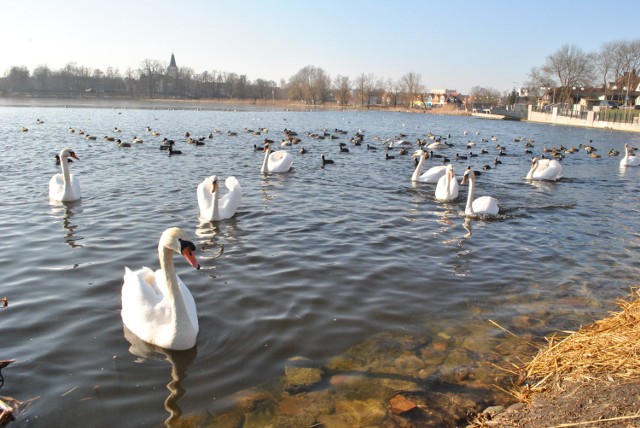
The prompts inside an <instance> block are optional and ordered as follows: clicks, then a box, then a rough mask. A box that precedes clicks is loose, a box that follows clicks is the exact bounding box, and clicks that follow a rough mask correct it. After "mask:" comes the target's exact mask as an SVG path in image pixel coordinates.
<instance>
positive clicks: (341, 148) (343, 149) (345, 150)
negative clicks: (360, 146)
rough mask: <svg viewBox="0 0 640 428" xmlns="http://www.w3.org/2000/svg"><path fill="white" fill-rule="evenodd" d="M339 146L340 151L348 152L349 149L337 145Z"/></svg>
mask: <svg viewBox="0 0 640 428" xmlns="http://www.w3.org/2000/svg"><path fill="white" fill-rule="evenodd" d="M338 147H339V148H340V153H349V149H348V148H346V147H344V146H342V145H340V146H338Z"/></svg>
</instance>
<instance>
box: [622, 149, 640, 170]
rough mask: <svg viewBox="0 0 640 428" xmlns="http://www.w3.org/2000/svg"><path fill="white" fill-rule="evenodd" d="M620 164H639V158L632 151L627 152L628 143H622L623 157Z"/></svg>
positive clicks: (623, 165)
mask: <svg viewBox="0 0 640 428" xmlns="http://www.w3.org/2000/svg"><path fill="white" fill-rule="evenodd" d="M620 166H621V167H625V166H640V158H639V157H637V156H634V155H633V152H632V153H631V154H629V145H628V144H625V145H624V157H623V158H622V159H620Z"/></svg>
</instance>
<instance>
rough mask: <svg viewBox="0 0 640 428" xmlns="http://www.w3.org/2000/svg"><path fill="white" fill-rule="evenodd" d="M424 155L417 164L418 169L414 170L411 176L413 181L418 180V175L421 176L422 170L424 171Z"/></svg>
mask: <svg viewBox="0 0 640 428" xmlns="http://www.w3.org/2000/svg"><path fill="white" fill-rule="evenodd" d="M424 159H425V157H424V156H420V160H419V161H418V166H416V170H415V171H414V172H413V175H412V176H411V181H418V177H419V176H420V171H422V166H423V165H424Z"/></svg>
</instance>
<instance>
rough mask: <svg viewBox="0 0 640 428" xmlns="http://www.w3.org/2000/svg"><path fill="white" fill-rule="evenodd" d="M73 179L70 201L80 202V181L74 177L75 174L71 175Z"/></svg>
mask: <svg viewBox="0 0 640 428" xmlns="http://www.w3.org/2000/svg"><path fill="white" fill-rule="evenodd" d="M70 179H71V198H72V199H69V200H73V201H75V200H78V199H80V198H81V196H82V195H81V193H80V181H78V179H77V178H76V177H74V175H73V174H71V176H70Z"/></svg>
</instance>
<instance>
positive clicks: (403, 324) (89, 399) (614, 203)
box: [0, 107, 640, 427]
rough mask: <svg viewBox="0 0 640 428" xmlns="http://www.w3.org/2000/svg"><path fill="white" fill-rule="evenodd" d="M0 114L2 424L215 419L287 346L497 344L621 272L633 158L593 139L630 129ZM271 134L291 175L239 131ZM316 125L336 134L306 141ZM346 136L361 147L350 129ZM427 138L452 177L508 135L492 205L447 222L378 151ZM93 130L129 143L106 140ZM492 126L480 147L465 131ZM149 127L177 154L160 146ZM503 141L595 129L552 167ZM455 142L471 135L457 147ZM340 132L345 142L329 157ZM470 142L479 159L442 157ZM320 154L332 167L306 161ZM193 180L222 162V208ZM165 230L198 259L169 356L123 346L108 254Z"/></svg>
mask: <svg viewBox="0 0 640 428" xmlns="http://www.w3.org/2000/svg"><path fill="white" fill-rule="evenodd" d="M0 114H1V117H2V120H1V121H0V141H2V143H3V149H2V156H0V165H1V168H0V179H1V180H2V182H3V186H2V197H1V201H2V203H1V204H0V232H1V236H2V244H1V246H0V284H1V286H0V297H5V296H6V297H7V299H8V303H9V304H8V307H6V308H0V329H1V331H2V336H3V340H2V352H1V354H0V359H10V358H13V359H16V362H15V363H13V364H12V365H10V366H9V367H7V368H5V369H4V370H3V375H4V378H5V383H4V386H3V388H2V390H0V395H4V396H11V397H14V398H16V399H18V400H22V401H27V400H30V399H33V401H32V402H31V403H30V405H29V406H28V407H27V408H26V409H25V410H24V411H23V412H22V413H21V414H20V415H19V417H18V420H17V421H16V422H14V424H15V426H31V427H48V426H84V427H89V426H119V427H143V426H149V427H155V426H161V425H162V424H163V421H165V419H167V418H169V417H170V415H171V414H172V413H173V418H174V419H173V420H174V421H175V420H179V419H180V416H179V415H180V414H182V415H189V414H198V413H203V412H210V413H215V412H216V411H218V410H219V409H218V407H219V404H218V403H221V402H223V401H224V400H225V398H227V397H230V396H232V395H234V394H237V393H238V392H240V391H244V390H247V389H250V388H252V387H257V386H259V387H261V388H264V389H266V390H276V389H277V388H278V384H279V383H280V382H281V379H282V376H283V371H284V366H285V364H286V363H287V360H288V359H289V358H292V357H295V356H302V357H305V358H309V359H311V360H314V361H317V362H319V363H320V364H326V363H327V362H329V361H331V360H333V359H335V358H339V357H340V356H341V355H343V354H344V353H347V352H350V353H353V352H355V351H354V349H358V346H359V345H360V344H362V343H365V342H366V341H368V340H370V339H371V338H375V337H379V335H385V334H387V335H391V336H402V335H405V334H409V333H411V334H415V333H416V332H418V334H421V335H424V336H425V338H426V339H425V340H427V341H428V340H431V339H429V337H437V336H438V335H439V337H445V338H447V339H450V338H451V337H452V336H453V337H458V338H465V339H466V340H471V341H473V342H474V343H478V344H481V343H494V342H492V341H493V340H495V338H496V337H499V336H502V335H503V334H504V333H503V332H502V331H501V330H499V329H498V328H496V327H495V325H492V324H491V323H490V321H489V320H493V321H495V322H496V323H497V324H499V325H500V326H502V327H504V328H506V329H509V330H511V331H513V332H515V333H516V334H523V335H527V334H528V335H536V336H542V335H544V334H547V333H549V332H550V331H554V330H557V329H572V328H574V329H575V328H577V326H579V325H580V324H584V323H586V322H588V321H590V320H593V319H595V318H599V317H601V316H603V315H604V314H606V313H607V312H608V311H609V310H613V309H615V304H614V302H615V300H616V299H618V298H620V297H625V296H626V295H627V294H628V291H629V288H630V287H631V286H633V285H636V284H637V280H636V278H637V276H638V263H637V257H638V243H639V242H640V241H639V239H638V227H637V220H638V218H639V216H638V214H639V213H638V210H639V206H640V204H638V202H637V195H638V190H639V187H640V186H639V184H638V183H639V178H640V168H627V169H620V168H619V161H620V158H621V156H618V157H609V156H607V152H608V150H609V149H612V148H613V149H617V150H620V151H624V149H623V147H624V144H625V143H629V144H630V145H631V146H636V147H637V146H640V135H635V134H626V133H616V132H610V131H602V130H594V129H583V128H573V127H557V126H547V125H542V124H534V123H526V122H511V121H490V120H481V119H477V118H472V117H450V116H434V115H422V114H406V113H389V112H291V111H258V110H256V111H209V110H171V109H165V110H153V109H106V108H101V109H96V108H57V107H50V108H36V107H0ZM37 119H40V120H42V121H43V122H44V123H42V124H36V121H37ZM22 127H27V128H28V129H29V130H28V132H21V128H22ZM116 127H117V128H119V129H120V130H121V131H122V132H121V133H119V134H116V133H115V132H114V128H116ZM147 127H150V128H151V129H153V130H157V131H158V132H160V136H152V135H151V133H150V132H149V131H147ZM69 128H73V129H74V130H76V132H75V133H70V132H69ZM245 128H250V129H253V130H257V129H259V128H267V129H268V132H267V133H263V134H262V135H253V134H250V133H246V132H245V131H244V130H245ZM284 128H288V129H291V130H294V131H297V132H298V133H299V134H300V136H301V138H302V142H301V143H300V144H299V145H298V146H293V147H289V148H287V150H290V151H291V152H292V154H293V155H294V163H293V166H294V170H293V171H292V172H290V173H288V174H281V175H272V176H267V177H265V176H263V175H262V174H260V166H261V164H262V159H263V154H262V152H257V151H255V150H254V147H253V146H254V144H255V145H261V144H262V141H263V140H264V139H265V138H270V139H273V140H275V141H276V142H277V144H276V145H278V146H279V142H280V141H281V139H282V138H283V132H282V131H283V129H284ZM325 128H326V129H327V130H328V131H329V132H330V133H334V130H335V129H342V130H345V131H347V135H342V136H340V139H337V140H329V139H325V140H316V139H312V138H309V137H307V136H306V135H307V133H309V132H312V133H320V132H322V130H323V129H325ZM80 129H82V130H84V131H85V132H87V133H89V134H93V135H96V136H98V139H97V140H96V141H88V140H86V139H84V138H83V136H81V135H78V132H77V131H78V130H80ZM214 129H218V130H220V131H221V132H220V133H219V134H214V136H213V138H211V139H209V138H206V139H205V145H204V146H201V147H196V146H193V145H189V144H187V143H186V141H185V140H186V139H185V138H184V133H185V132H187V131H188V132H190V133H191V135H192V136H194V137H201V136H205V137H206V136H208V135H209V134H210V133H212V132H213V131H214ZM358 130H361V131H362V132H363V133H364V135H365V144H366V143H369V144H370V145H374V146H376V147H378V148H379V150H378V151H375V152H374V151H370V150H367V148H366V147H365V145H364V144H363V145H362V146H354V145H353V144H352V143H350V142H349V138H350V137H351V136H353V135H355V133H356V132H357V131H358ZM227 131H235V132H237V133H238V135H237V136H228V135H227V134H226V133H227ZM465 131H468V134H467V135H465V134H464V132H465ZM429 132H431V133H433V134H434V135H436V136H446V135H448V134H450V137H449V138H447V141H449V142H450V143H453V145H454V146H453V147H451V148H448V149H445V150H439V151H438V152H440V153H447V154H448V156H449V157H450V158H451V159H453V162H452V163H453V165H454V168H455V172H456V176H457V177H458V179H460V178H461V177H462V173H463V171H464V169H465V168H466V167H467V165H471V166H472V167H474V169H476V170H480V169H481V167H482V165H484V164H491V165H493V159H494V158H495V157H496V156H497V149H496V148H495V145H496V144H502V145H504V146H506V152H507V154H508V155H507V156H502V157H501V160H502V162H503V163H502V164H501V165H498V166H497V167H496V168H492V169H491V170H489V171H483V173H482V175H481V176H479V177H478V178H477V180H476V196H481V195H484V194H489V195H491V196H494V197H496V198H497V199H499V201H500V207H501V210H500V214H499V215H498V216H497V217H496V218H491V219H471V220H470V221H465V217H464V215H463V212H464V205H465V201H466V195H467V190H466V187H463V188H461V191H460V196H459V198H458V199H457V200H456V201H454V202H451V203H441V202H437V201H436V200H435V199H434V188H435V186H434V185H430V184H417V185H414V184H412V183H411V182H410V177H411V174H412V172H413V168H414V164H413V160H412V159H411V157H410V156H408V155H407V156H402V155H400V153H399V152H398V150H397V149H395V150H392V151H390V152H389V153H390V154H392V155H394V156H395V159H390V160H385V158H384V150H383V148H382V142H383V141H384V140H385V139H387V138H391V137H394V136H396V135H398V134H400V133H403V134H406V139H408V140H411V141H415V140H417V139H418V138H424V137H426V136H427V133H429ZM105 135H110V136H114V137H116V138H121V139H122V140H123V141H130V140H131V139H132V138H133V136H138V137H140V138H142V139H144V143H142V144H138V145H134V146H133V147H131V148H128V149H124V148H122V149H119V148H117V147H116V144H115V143H114V142H110V141H105V140H104V139H103V136H105ZM335 135H337V134H335ZM374 136H379V138H380V139H379V140H376V139H374ZM491 136H495V137H497V139H498V141H497V142H494V141H491V140H489V141H488V142H481V139H482V138H484V139H490V138H491ZM163 137H167V138H170V139H175V140H176V141H177V146H176V148H177V149H180V150H182V151H183V154H182V155H181V156H174V157H169V156H168V155H167V153H166V152H165V151H161V150H159V148H158V146H159V144H160V141H161V140H162V138H163ZM516 138H523V139H525V140H526V139H532V140H534V141H535V147H534V148H533V151H534V154H536V155H539V154H541V153H542V152H543V148H544V147H559V146H560V145H564V146H565V147H570V146H575V147H578V146H579V144H589V142H590V141H592V143H590V144H592V145H593V146H595V147H597V148H598V153H600V154H601V155H602V157H601V158H599V159H594V158H590V157H589V156H588V155H587V154H586V152H585V151H584V150H582V149H581V150H580V151H579V152H578V153H575V154H571V155H567V156H566V158H565V159H564V160H563V161H562V163H563V168H564V169H563V178H562V179H561V180H559V181H558V182H528V181H526V180H525V179H524V177H525V175H526V173H527V171H528V169H529V162H530V156H531V155H529V154H525V153H524V141H525V140H522V141H520V142H515V141H514V139H516ZM468 140H473V141H475V142H477V145H476V147H474V148H473V149H467V148H466V144H467V141H468ZM339 142H346V143H347V145H348V147H349V149H350V153H339V150H338V143H339ZM301 146H303V147H305V148H306V149H307V151H308V153H306V154H299V153H298V149H299V147H301ZM64 147H71V148H73V149H74V150H75V152H76V154H77V155H78V157H79V158H80V160H78V161H74V162H73V163H72V164H71V165H70V167H71V171H72V173H73V174H74V175H76V177H78V179H79V181H80V184H81V187H82V199H81V201H78V202H74V203H65V204H63V205H62V204H58V205H56V204H50V203H49V201H48V181H49V179H50V177H51V176H52V175H53V174H55V173H57V172H59V167H57V166H56V165H55V159H54V156H55V155H56V154H57V153H58V152H59V151H60V150H61V149H62V148H64ZM482 147H484V148H486V149H487V150H488V152H489V153H488V154H483V155H479V156H478V157H474V158H471V159H470V160H468V161H456V160H455V154H456V153H460V154H463V153H464V154H466V153H468V152H469V150H472V151H474V152H475V153H480V149H481V148H482ZM278 148H279V147H278ZM412 150H413V149H412ZM321 153H324V154H325V155H326V157H328V158H331V159H334V160H335V164H334V165H327V166H326V167H325V168H321V164H320V154H321ZM435 164H437V161H435V160H427V161H426V166H431V165H435ZM212 174H217V175H218V176H220V177H221V178H223V179H224V178H226V177H227V176H229V175H234V176H235V177H236V178H237V179H238V180H239V182H240V184H241V185H242V189H243V201H242V205H241V206H240V208H239V210H238V212H237V214H236V216H235V217H233V218H232V219H230V220H225V221H221V222H215V223H206V224H203V223H201V222H200V221H199V220H198V215H197V201H196V193H195V191H196V187H197V185H198V184H199V183H200V182H201V181H202V180H203V179H204V178H205V177H207V176H209V175H212ZM171 226H179V227H181V228H183V229H184V230H185V231H186V232H187V233H188V234H189V235H191V237H192V238H193V240H194V242H195V243H196V245H197V249H198V251H197V253H196V256H197V257H198V259H199V261H200V263H201V265H202V269H201V270H199V271H196V270H194V269H193V268H191V267H190V266H188V265H187V264H186V263H185V262H184V261H183V259H182V258H180V257H178V258H176V268H177V271H178V274H179V275H180V277H181V278H182V279H183V280H184V282H185V283H186V284H187V285H188V287H189V288H190V290H191V292H192V294H193V296H194V298H195V301H196V305H197V307H198V315H199V322H200V334H199V336H198V340H197V345H196V347H195V348H194V349H193V350H191V351H188V352H177V353H176V352H163V351H162V350H159V349H153V348H151V347H148V346H145V345H144V344H143V343H139V341H136V339H135V337H131V335H130V334H129V333H128V332H125V330H124V329H123V324H122V319H121V317H120V307H121V302H120V290H121V286H122V282H123V274H124V267H125V266H128V267H130V268H132V269H139V268H140V267H142V266H149V267H151V268H152V269H156V268H158V266H159V264H158V254H157V244H158V239H159V237H160V235H161V233H162V232H163V230H165V229H166V228H168V227H171ZM523 320H524V321H523ZM443 332H446V334H445V333H443ZM450 346H454V345H450ZM478 346H480V345H478ZM492 346H493V345H492ZM351 355H352V354H351ZM479 355H481V354H479ZM354 358H355V357H354ZM438 373H439V372H436V373H435V376H436V377H437V376H438ZM443 376H444V375H443ZM434 388H435V386H434ZM165 401H166V403H165ZM12 426H13V425H12Z"/></svg>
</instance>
